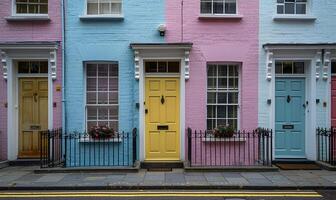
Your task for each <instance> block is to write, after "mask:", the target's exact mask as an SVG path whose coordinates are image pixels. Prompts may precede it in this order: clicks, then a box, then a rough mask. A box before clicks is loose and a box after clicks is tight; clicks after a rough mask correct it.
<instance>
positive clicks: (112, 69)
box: [109, 64, 118, 76]
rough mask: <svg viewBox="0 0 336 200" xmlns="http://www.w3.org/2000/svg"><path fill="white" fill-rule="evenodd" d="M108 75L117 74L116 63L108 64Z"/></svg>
mask: <svg viewBox="0 0 336 200" xmlns="http://www.w3.org/2000/svg"><path fill="white" fill-rule="evenodd" d="M109 76H118V65H117V64H112V65H109Z"/></svg>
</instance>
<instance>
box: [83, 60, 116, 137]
mask: <svg viewBox="0 0 336 200" xmlns="http://www.w3.org/2000/svg"><path fill="white" fill-rule="evenodd" d="M90 64H93V65H99V64H108V65H109V64H116V65H117V66H118V76H117V78H118V91H117V92H118V97H117V99H118V103H116V104H110V103H108V104H98V103H97V104H89V105H88V104H87V78H88V76H87V68H88V65H90ZM108 73H109V69H108ZM119 73H120V67H119V62H115V61H111V62H85V63H84V111H85V112H84V113H85V124H84V130H88V129H87V124H88V122H90V121H96V122H99V121H108V122H117V126H118V129H119V128H120V123H119V118H120V117H119V116H120V112H119V110H120V109H119V108H120V105H119V103H120V98H119V97H120V95H119V93H120V87H119V77H120V75H119ZM109 79H110V76H108V83H107V84H108V87H109ZM96 90H97V93H98V78H97V84H96ZM106 92H110V91H109V88H108V91H106ZM107 98H108V102H109V96H108V97H107ZM97 101H98V97H97ZM88 106H95V107H111V106H117V107H118V108H117V110H118V118H117V120H114V119H109V116H110V114H109V111H108V119H107V120H99V116H98V113H97V120H88ZM97 112H98V111H97ZM115 131H119V130H115Z"/></svg>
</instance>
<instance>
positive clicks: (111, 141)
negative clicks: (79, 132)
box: [79, 137, 122, 143]
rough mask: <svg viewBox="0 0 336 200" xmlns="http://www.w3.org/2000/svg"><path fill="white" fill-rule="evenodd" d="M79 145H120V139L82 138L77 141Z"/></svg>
mask: <svg viewBox="0 0 336 200" xmlns="http://www.w3.org/2000/svg"><path fill="white" fill-rule="evenodd" d="M79 142H80V143H120V142H122V138H121V137H119V138H109V139H93V138H91V137H83V138H81V139H80V140H79Z"/></svg>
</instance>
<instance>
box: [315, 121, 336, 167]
mask: <svg viewBox="0 0 336 200" xmlns="http://www.w3.org/2000/svg"><path fill="white" fill-rule="evenodd" d="M316 135H317V160H318V161H321V162H325V163H328V164H330V165H335V166H336V128H335V127H331V128H318V129H317V130H316Z"/></svg>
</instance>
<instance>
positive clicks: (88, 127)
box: [87, 121, 97, 129]
mask: <svg viewBox="0 0 336 200" xmlns="http://www.w3.org/2000/svg"><path fill="white" fill-rule="evenodd" d="M94 126H97V122H96V121H94V122H87V129H90V128H92V127H94Z"/></svg>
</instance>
